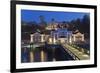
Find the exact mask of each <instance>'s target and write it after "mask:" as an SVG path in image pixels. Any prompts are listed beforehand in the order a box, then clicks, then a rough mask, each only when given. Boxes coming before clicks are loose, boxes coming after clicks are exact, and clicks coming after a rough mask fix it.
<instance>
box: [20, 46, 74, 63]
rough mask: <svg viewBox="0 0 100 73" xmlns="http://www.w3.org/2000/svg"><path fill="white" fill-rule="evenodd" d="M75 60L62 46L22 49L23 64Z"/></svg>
mask: <svg viewBox="0 0 100 73" xmlns="http://www.w3.org/2000/svg"><path fill="white" fill-rule="evenodd" d="M68 60H73V58H72V57H71V56H70V55H69V54H68V53H67V52H66V51H65V50H64V49H63V47H62V46H61V45H46V46H40V47H36V48H33V49H30V48H22V51H21V62H22V63H23V62H25V63H26V62H46V61H68Z"/></svg>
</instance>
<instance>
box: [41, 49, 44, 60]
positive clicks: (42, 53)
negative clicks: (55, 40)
mask: <svg viewBox="0 0 100 73" xmlns="http://www.w3.org/2000/svg"><path fill="white" fill-rule="evenodd" d="M43 61H44V52H43V50H42V51H41V62H43Z"/></svg>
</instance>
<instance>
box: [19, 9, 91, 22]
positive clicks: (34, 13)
mask: <svg viewBox="0 0 100 73" xmlns="http://www.w3.org/2000/svg"><path fill="white" fill-rule="evenodd" d="M85 14H87V15H89V13H79V12H58V11H57V12H56V11H38V10H21V20H22V21H25V22H32V21H35V22H37V23H39V22H40V19H39V16H44V18H45V21H46V22H51V19H52V18H54V19H55V21H58V22H62V21H71V20H73V19H77V18H83V16H84V15H85Z"/></svg>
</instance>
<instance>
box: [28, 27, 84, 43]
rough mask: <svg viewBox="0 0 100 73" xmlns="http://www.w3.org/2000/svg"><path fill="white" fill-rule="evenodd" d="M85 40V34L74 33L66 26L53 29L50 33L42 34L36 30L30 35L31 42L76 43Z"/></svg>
mask: <svg viewBox="0 0 100 73" xmlns="http://www.w3.org/2000/svg"><path fill="white" fill-rule="evenodd" d="M80 41H84V34H81V33H80V32H78V33H75V34H73V33H72V31H68V30H67V29H66V28H59V29H57V30H53V31H52V30H51V31H50V33H49V34H41V33H39V32H36V33H34V34H31V35H30V42H33V43H43V42H47V43H49V44H57V43H62V44H63V43H72V42H73V43H74V42H80Z"/></svg>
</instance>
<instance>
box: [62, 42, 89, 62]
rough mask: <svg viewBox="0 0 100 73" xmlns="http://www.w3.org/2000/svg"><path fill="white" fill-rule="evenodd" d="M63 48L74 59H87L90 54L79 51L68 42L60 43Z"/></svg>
mask: <svg viewBox="0 0 100 73" xmlns="http://www.w3.org/2000/svg"><path fill="white" fill-rule="evenodd" d="M62 45H63V47H64V49H65V50H66V51H67V52H68V53H69V54H70V55H71V56H72V57H73V58H74V59H75V60H87V59H89V58H90V56H89V55H88V54H86V53H84V52H80V51H79V50H77V49H76V48H73V47H72V46H70V45H68V44H62Z"/></svg>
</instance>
